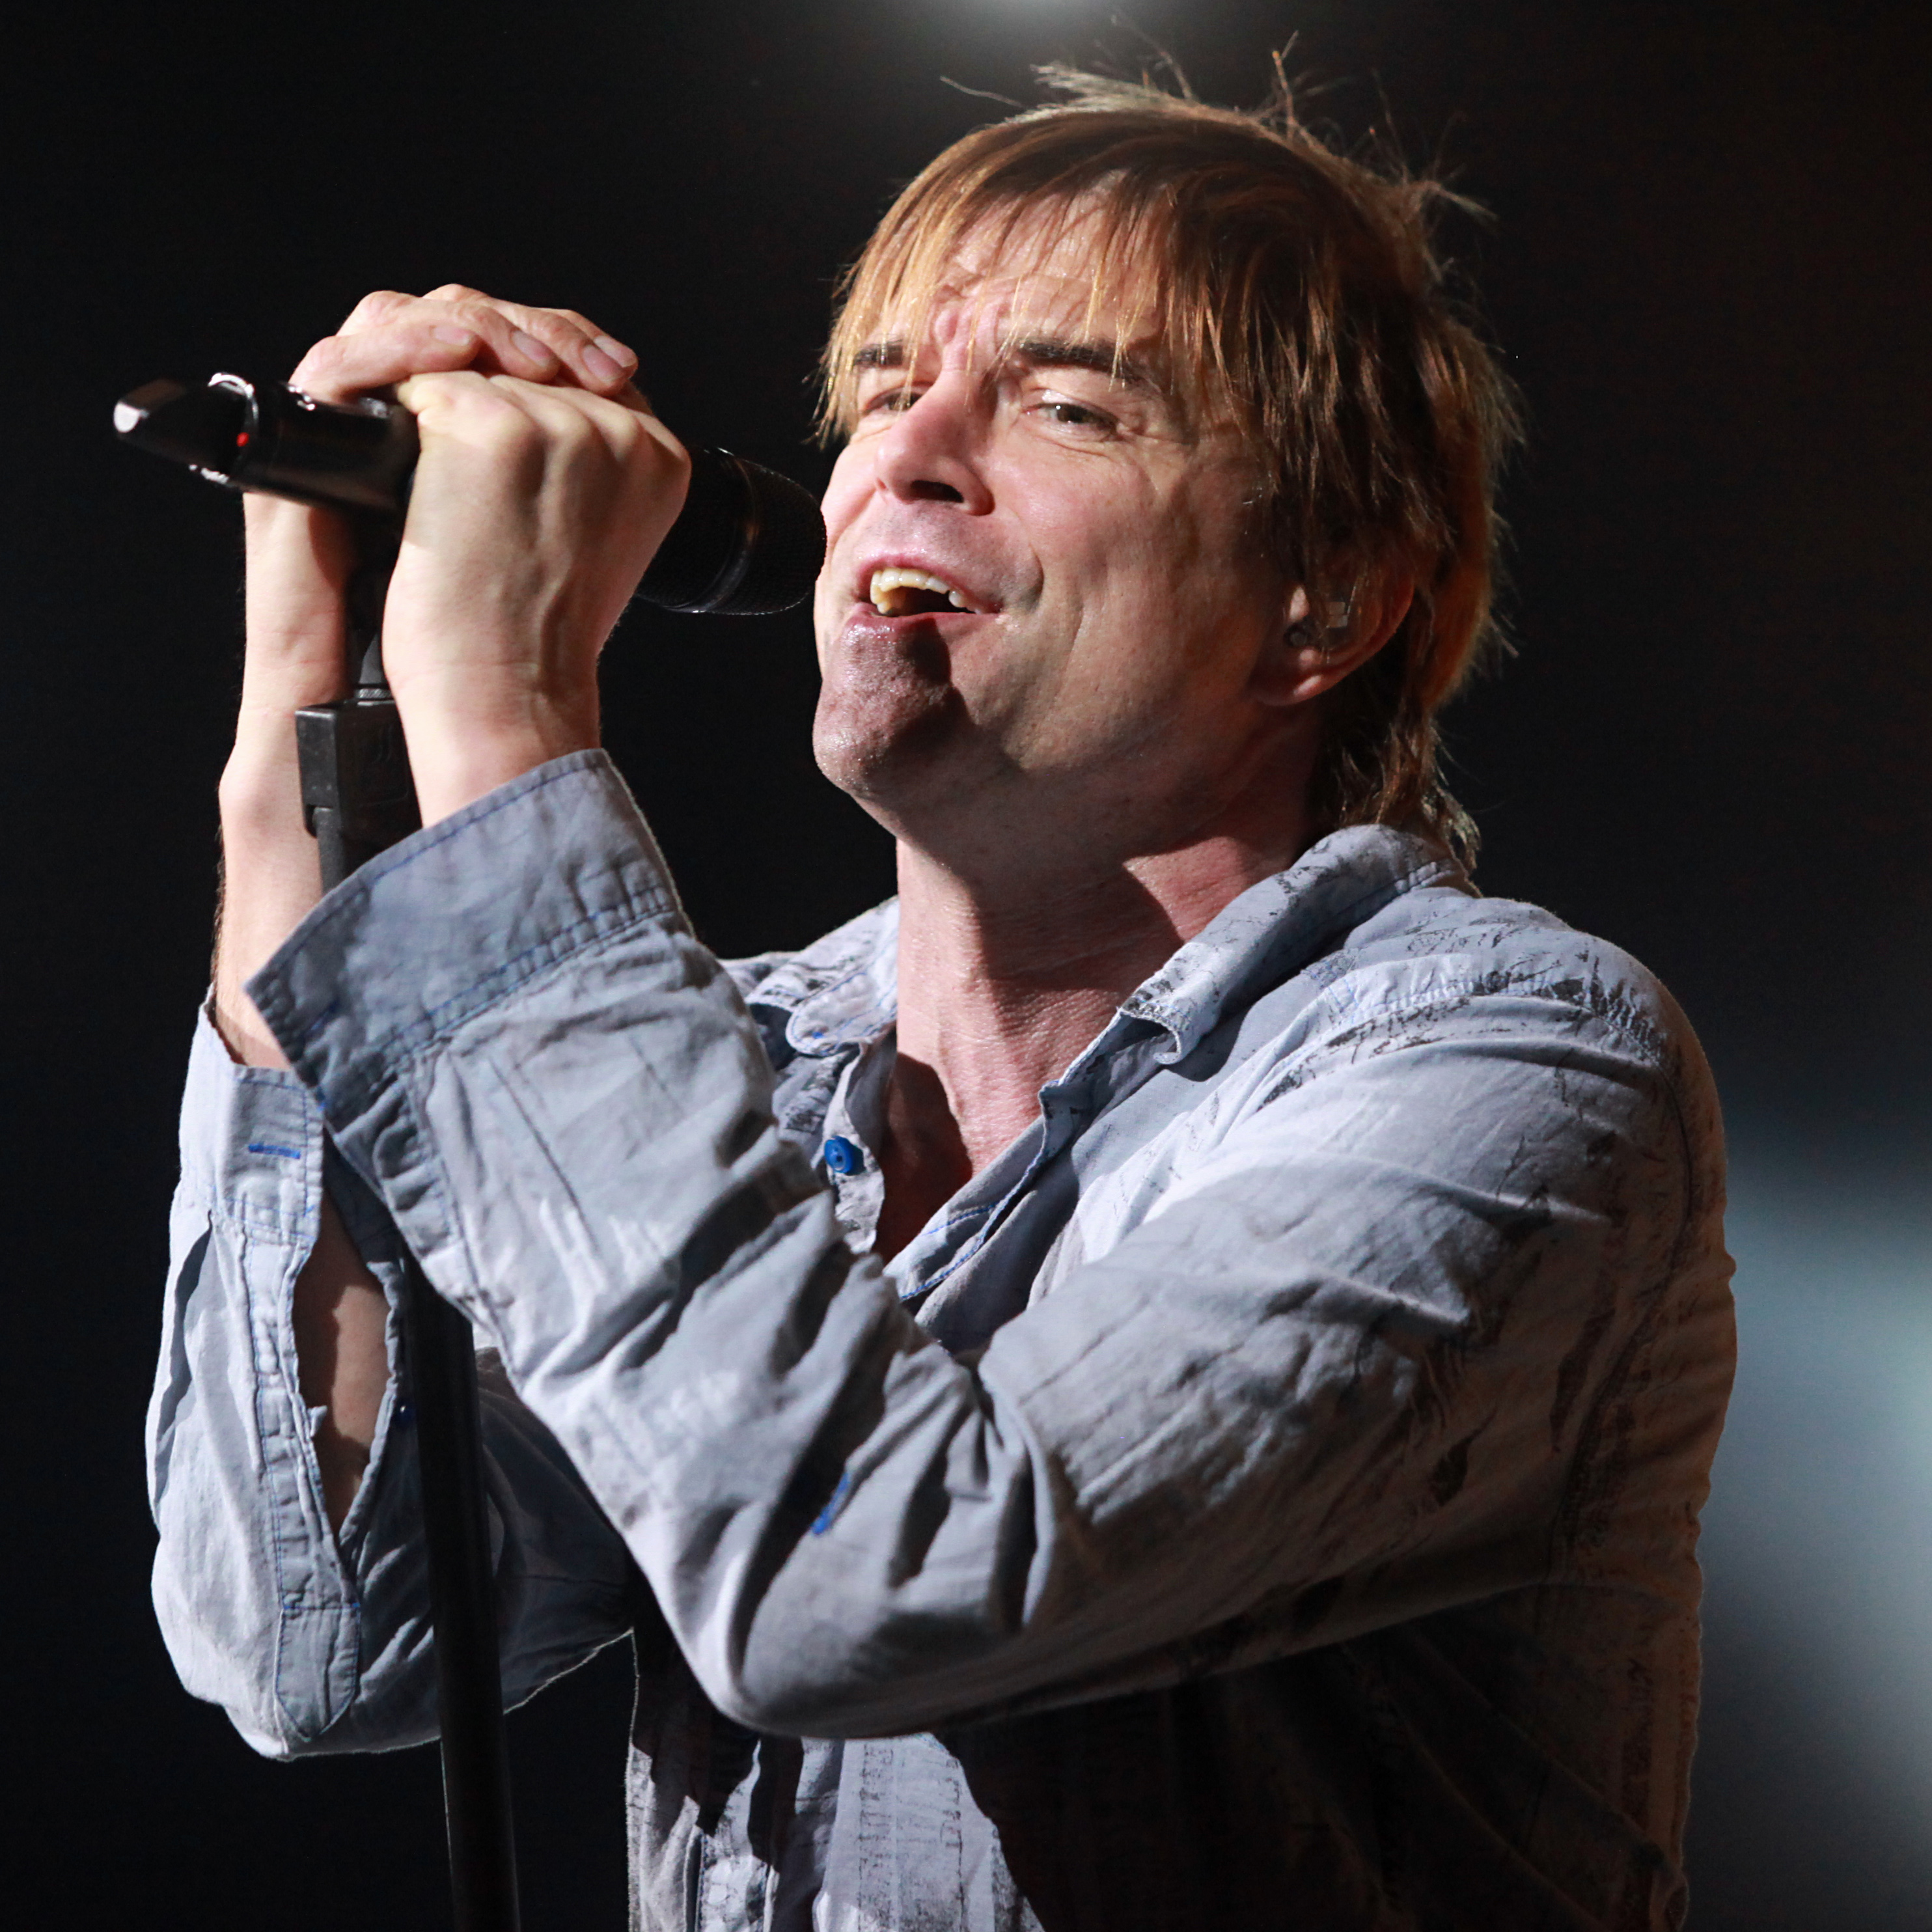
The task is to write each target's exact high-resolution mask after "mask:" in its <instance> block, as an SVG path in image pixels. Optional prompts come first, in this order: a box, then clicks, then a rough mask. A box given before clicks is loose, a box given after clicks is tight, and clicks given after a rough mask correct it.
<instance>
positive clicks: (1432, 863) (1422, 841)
mask: <svg viewBox="0 0 1932 1932" xmlns="http://www.w3.org/2000/svg"><path fill="white" fill-rule="evenodd" d="M1438 884H1445V885H1450V886H1456V887H1458V888H1460V889H1462V890H1464V891H1473V890H1474V889H1475V888H1474V887H1472V886H1470V884H1469V881H1468V879H1467V877H1466V876H1465V874H1463V871H1462V868H1460V866H1459V865H1457V863H1456V862H1455V861H1454V859H1451V858H1450V857H1449V856H1448V854H1447V853H1445V852H1444V850H1442V847H1441V846H1439V845H1437V844H1433V843H1432V842H1431V841H1430V840H1428V839H1426V838H1421V837H1418V835H1415V834H1414V833H1412V832H1397V831H1395V830H1394V829H1391V827H1389V826H1385V825H1350V826H1343V829H1341V830H1340V831H1339V832H1331V833H1330V834H1329V835H1328V837H1327V838H1323V839H1321V840H1319V841H1317V843H1316V844H1313V845H1311V846H1310V847H1309V848H1308V850H1307V851H1306V852H1304V853H1303V854H1302V855H1301V857H1300V858H1299V859H1297V860H1296V861H1295V863H1294V864H1293V865H1291V866H1289V868H1288V869H1287V870H1286V871H1283V872H1277V873H1274V874H1272V875H1271V877H1268V878H1265V879H1263V880H1260V881H1259V883H1257V884H1255V885H1253V886H1250V887H1249V888H1248V889H1247V891H1246V892H1243V893H1242V894H1241V895H1240V896H1239V897H1238V898H1236V899H1235V900H1233V901H1232V902H1231V903H1229V904H1228V905H1226V906H1225V907H1223V908H1222V910H1220V912H1219V913H1217V914H1216V916H1214V918H1213V919H1211V920H1210V921H1209V922H1208V924H1207V925H1206V926H1205V927H1203V928H1202V930H1201V931H1200V932H1199V933H1197V934H1196V935H1195V936H1194V938H1192V939H1190V941H1188V942H1187V944H1185V945H1184V946H1183V947H1181V949H1180V950H1179V951H1178V952H1177V953H1175V955H1174V956H1173V957H1172V959H1169V961H1168V962H1167V963H1166V965H1163V967H1162V968H1160V971H1157V973H1155V974H1153V976H1152V977H1151V978H1149V979H1148V980H1145V981H1143V982H1142V984H1141V985H1140V986H1139V987H1137V988H1136V989H1135V990H1134V992H1132V993H1130V995H1128V996H1127V998H1126V999H1124V1001H1121V1007H1120V1011H1121V1013H1123V1014H1124V1015H1125V1016H1127V1018H1129V1019H1141V1020H1145V1021H1147V1022H1150V1023H1151V1025H1154V1026H1157V1027H1158V1028H1160V1029H1161V1030H1162V1031H1164V1032H1166V1034H1168V1035H1169V1045H1168V1046H1167V1047H1166V1048H1165V1049H1163V1051H1162V1052H1161V1053H1160V1058H1161V1059H1162V1060H1163V1061H1174V1060H1180V1059H1182V1058H1185V1057H1186V1055H1188V1054H1190V1053H1191V1052H1193V1050H1194V1048H1195V1046H1196V1045H1197V1044H1198V1043H1199V1041H1200V1040H1202V1037H1204V1036H1205V1034H1208V1032H1209V1031H1211V1029H1212V1028H1214V1025H1216V1024H1217V1022H1218V1021H1219V1020H1220V1017H1221V1015H1222V1013H1223V1012H1224V1011H1225V1010H1226V1009H1227V1008H1228V1007H1229V1006H1230V1005H1236V1004H1240V1003H1241V1001H1243V1000H1244V999H1247V998H1253V997H1255V996H1256V995H1258V994H1259V993H1260V992H1262V991H1263V990H1264V989H1265V988H1267V987H1268V986H1277V985H1279V984H1280V983H1281V982H1282V981H1283V980H1286V979H1289V978H1290V977H1292V975H1294V974H1296V973H1298V972H1300V971H1301V970H1302V969H1303V968H1304V967H1305V966H1307V965H1308V964H1310V962H1312V961H1313V960H1314V959H1317V958H1319V956H1321V954H1322V953H1324V952H1325V951H1326V950H1328V948H1329V947H1330V946H1331V945H1332V944H1333V943H1334V941H1335V940H1336V938H1337V937H1339V936H1340V935H1341V934H1343V933H1344V932H1347V931H1349V930H1350V929H1352V928H1353V927H1355V926H1358V925H1360V924H1361V922H1362V921H1363V920H1364V919H1366V918H1368V917H1369V916H1371V915H1372V914H1373V913H1376V912H1377V911H1379V910H1381V908H1382V907H1383V906H1385V905H1386V904H1388V902H1389V901H1391V900H1392V899H1394V898H1398V897H1399V896H1400V895H1402V894H1403V893H1404V892H1412V891H1414V890H1415V889H1416V888H1417V887H1418V886H1429V885H1438ZM898 929H899V916H898V900H896V899H888V900H886V901H885V903H884V904H882V905H877V906H874V907H872V909H871V910H870V911H869V912H862V913H860V914H859V916H858V917H857V918H856V919H848V920H847V922H846V923H845V924H844V925H843V926H840V927H838V929H836V930H835V931H834V932H829V933H827V934H826V935H825V937H824V938H823V939H820V940H818V941H816V942H814V944H812V945H811V946H808V947H806V948H805V950H804V951H803V952H802V953H795V954H793V955H792V956H790V958H788V959H784V960H783V961H782V962H780V963H779V964H778V965H777V966H775V968H773V969H772V971H770V972H769V973H768V974H766V975H765V976H764V977H763V979H761V980H760V981H759V982H758V983H757V985H756V986H754V987H753V988H752V989H751V991H750V992H748V994H747V995H746V996H745V998H746V1002H747V1004H749V1005H751V1006H754V1007H769V1008H771V1009H773V1010H775V1011H777V1012H778V1013H783V1014H784V1015H785V1016H786V1019H785V1023H784V1024H785V1039H786V1041H787V1044H788V1045H789V1046H790V1048H791V1049H792V1050H793V1052H795V1053H801V1054H808V1055H814V1056H823V1055H828V1054H832V1053H836V1052H839V1051H840V1050H841V1049H844V1048H849V1047H852V1046H862V1045H863V1044H864V1043H865V1042H866V1041H867V1040H872V1039H875V1038H877V1036H878V1035H879V1034H880V1033H881V1032H883V1031H884V1030H885V1028H886V1027H888V1026H889V1025H891V1024H892V1020H893V1019H894V1017H895V1015H896V1013H897V1012H898Z"/></svg>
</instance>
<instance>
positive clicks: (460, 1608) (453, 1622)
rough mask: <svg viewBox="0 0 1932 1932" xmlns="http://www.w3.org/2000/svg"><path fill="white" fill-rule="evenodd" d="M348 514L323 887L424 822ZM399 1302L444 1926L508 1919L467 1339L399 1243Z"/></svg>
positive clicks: (472, 1358)
mask: <svg viewBox="0 0 1932 1932" xmlns="http://www.w3.org/2000/svg"><path fill="white" fill-rule="evenodd" d="M352 522H353V524H354V526H355V529H356V540H357V544H358V549H359V562H358V563H357V566H356V570H355V571H354V573H353V575H352V577H351V578H350V584H349V595H348V610H347V637H348V662H349V667H350V672H351V674H352V676H353V678H354V680H355V682H354V686H353V690H352V691H351V692H350V695H349V696H348V697H344V698H342V699H341V700H338V702H337V703H333V704H318V705H313V706H310V707H308V709H305V710H302V711H299V712H296V747H297V750H298V752H299V756H300V760H301V767H302V813H303V817H304V818H305V820H307V822H308V827H309V829H310V830H311V832H314V835H315V839H316V844H317V851H318V855H319V856H320V859H321V862H322V885H323V890H324V891H325V892H329V891H332V890H333V889H334V888H335V887H336V886H339V885H340V884H341V883H342V882H343V880H344V879H346V878H347V877H349V875H350V873H352V872H353V871H355V870H356V868H357V867H358V866H359V865H362V864H363V863H365V862H366V861H367V860H368V859H373V858H374V856H376V855H377V853H379V852H382V851H384V850H387V849H388V847H390V846H392V845H393V844H396V843H397V842H398V841H399V840H401V839H403V838H407V836H408V835H410V833H411V832H413V831H415V830H416V829H418V827H419V826H420V825H421V824H422V814H421V813H420V811H419V810H418V808H417V805H416V787H415V785H414V783H413V781H412V779H411V778H410V760H409V751H408V748H407V745H405V744H404V739H403V727H402V720H401V715H400V714H399V713H398V711H397V709H396V700H395V698H394V697H392V696H391V695H390V692H389V683H388V681H387V679H386V678H385V676H384V675H383V636H382V622H383V598H384V597H385V595H386V593H387V591H388V589H389V574H390V572H391V571H392V569H393V568H395V560H396V550H397V544H398V531H397V529H396V526H395V524H394V523H393V522H392V521H390V520H386V519H383V518H380V517H371V516H367V515H357V516H353V517H352ZM401 1302H402V1316H403V1346H404V1352H405V1359H406V1361H407V1367H408V1371H409V1376H410V1391H411V1396H412V1407H413V1412H414V1418H415V1425H416V1454H417V1459H418V1462H419V1466H420V1469H421V1472H422V1512H423V1536H424V1541H425V1544H426V1546H427V1549H428V1561H429V1587H430V1614H431V1622H432V1628H433V1629H434V1633H435V1646H436V1681H437V1715H438V1718H439V1724H440V1730H441V1733H442V1739H443V1806H444V1811H445V1814H446V1821H447V1825H448V1829H449V1884H450V1894H451V1897H452V1902H453V1903H454V1906H455V1924H456V1932H517V1928H518V1925H519V1923H520V1914H519V1911H518V1906H517V1848H516V1834H515V1826H514V1820H513V1819H512V1817H511V1808H510V1762H509V1749H508V1739H507V1738H506V1736H505V1731H504V1725H503V1686H502V1668H501V1664H500V1660H499V1655H498V1651H497V1643H496V1604H495V1595H494V1592H493V1587H492V1580H491V1577H490V1524H489V1517H488V1513H487V1508H486V1505H485V1502H484V1488H483V1448H482V1438H481V1421H480V1413H479V1409H478V1400H477V1389H476V1348H475V1337H474V1336H473V1334H472V1331H471V1329H470V1326H469V1322H467V1321H466V1319H464V1318H463V1315H462V1314H461V1313H460V1312H459V1311H458V1310H456V1309H455V1308H453V1307H451V1306H450V1304H449V1303H448V1302H446V1301H444V1300H443V1297H442V1296H441V1295H438V1294H437V1292H436V1290H435V1289H434V1288H432V1287H431V1286H430V1283H429V1280H428V1277H427V1276H425V1274H424V1273H423V1271H422V1268H421V1267H420V1266H419V1265H418V1264H417V1262H416V1258H415V1256H413V1255H411V1254H410V1253H407V1251H405V1253H404V1258H403V1268H402V1294H401Z"/></svg>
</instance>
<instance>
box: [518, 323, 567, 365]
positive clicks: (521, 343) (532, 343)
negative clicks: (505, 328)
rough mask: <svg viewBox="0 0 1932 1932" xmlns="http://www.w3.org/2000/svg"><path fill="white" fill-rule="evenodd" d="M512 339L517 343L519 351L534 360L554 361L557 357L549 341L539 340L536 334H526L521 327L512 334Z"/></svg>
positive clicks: (519, 353) (521, 354)
mask: <svg viewBox="0 0 1932 1932" xmlns="http://www.w3.org/2000/svg"><path fill="white" fill-rule="evenodd" d="M510 340H511V342H513V343H514V344H515V345H516V350H517V354H518V355H519V356H526V357H528V358H529V360H530V361H531V362H554V361H555V360H556V357H555V356H553V354H552V353H550V347H549V345H548V344H547V343H542V342H539V341H538V340H537V339H536V338H535V336H534V335H525V334H524V333H523V331H522V330H521V329H517V330H516V331H514V332H513V333H512V334H511V337H510Z"/></svg>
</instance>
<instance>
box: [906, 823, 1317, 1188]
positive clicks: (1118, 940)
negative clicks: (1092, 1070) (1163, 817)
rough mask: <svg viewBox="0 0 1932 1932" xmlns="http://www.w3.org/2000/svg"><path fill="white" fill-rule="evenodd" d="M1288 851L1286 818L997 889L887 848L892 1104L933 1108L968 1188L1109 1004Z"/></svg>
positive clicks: (1296, 838)
mask: <svg viewBox="0 0 1932 1932" xmlns="http://www.w3.org/2000/svg"><path fill="white" fill-rule="evenodd" d="M1301 843H1302V841H1301V837H1300V824H1299V820H1298V819H1297V822H1296V823H1295V826H1293V827H1292V829H1291V828H1288V827H1281V828H1277V836H1274V837H1271V838H1266V839H1255V838H1244V837H1242V836H1240V835H1237V834H1234V833H1231V832H1223V833H1221V834H1219V835H1214V836H1210V837H1207V838H1199V839H1197V840H1195V841H1192V842H1190V843H1189V844H1187V845H1185V846H1184V847H1181V848H1179V849H1177V850H1172V851H1168V852H1162V853H1152V854H1148V855H1143V856H1138V857H1134V858H1130V859H1113V860H1112V862H1109V863H1107V864H1106V865H1088V866H1084V867H1067V868H1060V869H1058V870H1057V871H1056V872H1055V876H1052V877H1036V876H1032V875H1031V874H1020V873H1019V868H1014V871H1013V873H1012V874H1009V875H1008V876H1007V877H1006V878H1004V879H1003V880H1001V882H1000V883H999V885H998V886H997V887H996V888H993V887H989V881H988V880H987V879H986V877H985V876H984V875H983V874H982V875H980V876H979V877H975V878H974V879H972V880H970V881H969V880H967V879H965V878H963V877H962V876H961V875H960V874H959V873H958V872H957V871H954V870H953V869H951V868H949V867H948V866H947V865H945V864H944V862H941V861H940V860H938V859H935V858H934V857H933V856H931V855H930V854H929V853H926V852H923V851H921V850H918V849H916V848H914V847H911V846H909V845H907V844H901V846H900V848H899V865H898V874H899V959H898V1061H899V1065H900V1067H901V1069H902V1070H904V1074H903V1077H902V1079H901V1080H900V1081H898V1082H895V1084H898V1085H904V1086H905V1087H906V1088H907V1090H908V1091H907V1094H906V1095H905V1096H904V1098H905V1099H907V1100H910V1099H911V1098H912V1097H913V1096H912V1091H911V1090H913V1089H918V1090H921V1092H922V1099H923V1101H924V1103H926V1104H925V1105H924V1106H921V1107H920V1108H919V1112H921V1113H924V1112H927V1111H928V1110H929V1108H930V1106H931V1105H932V1103H938V1102H943V1104H944V1111H945V1112H946V1114H947V1115H948V1116H950V1122H951V1124H952V1125H953V1128H954V1130H956V1135H957V1139H958V1142H959V1152H960V1154H962V1155H963V1157H964V1160H965V1164H966V1166H967V1169H968V1172H972V1173H977V1172H978V1171H979V1170H980V1169H981V1168H983V1167H984V1166H986V1165H987V1163H989V1161H991V1160H992V1159H993V1158H994V1157H995V1156H997V1155H998V1154H999V1153H1000V1152H1001V1150H1002V1149H1003V1148H1005V1147H1006V1146H1007V1144H1008V1143H1009V1142H1011V1141H1012V1140H1013V1138H1014V1137H1015V1136H1016V1135H1017V1134H1019V1133H1020V1132H1021V1131H1022V1130H1023V1129H1024V1128H1025V1127H1026V1126H1027V1125H1028V1123H1029V1122H1030V1121H1031V1120H1032V1119H1033V1118H1034V1115H1035V1114H1036V1113H1037V1111H1038V1106H1039V1098H1038V1097H1039V1093H1040V1088H1042V1087H1043V1085H1046V1083H1047V1082H1049V1081H1050V1080H1052V1079H1054V1078H1055V1076H1058V1074H1060V1073H1061V1072H1063V1071H1064V1070H1065V1069H1066V1067H1067V1066H1068V1065H1069V1064H1070V1063H1071V1062H1072V1061H1073V1060H1074V1059H1075V1058H1077V1057H1078V1055H1079V1053H1080V1052H1081V1050H1082V1049H1083V1048H1084V1047H1085V1046H1087V1045H1088V1043H1089V1042H1090V1041H1091V1040H1093V1039H1094V1037H1095V1036H1096V1035H1097V1034H1098V1033H1099V1032H1100V1031H1101V1029H1102V1028H1103V1027H1105V1026H1106V1023H1107V1022H1108V1020H1109V1018H1110V1017H1111V1016H1112V1013H1113V1012H1114V1010H1115V1007H1118V1005H1119V1004H1120V1003H1121V1001H1122V1000H1123V999H1124V998H1126V997H1127V995H1128V994H1130V992H1133V989H1135V988H1136V986H1139V984H1140V983H1142V980H1145V979H1146V978H1147V977H1148V976H1149V974H1151V973H1153V972H1154V971H1155V970H1156V969H1157V968H1159V967H1160V965H1162V964H1163V962H1166V960H1167V959H1169V957H1171V956H1172V954H1173V953H1174V952H1175V949H1176V948H1177V947H1180V946H1181V945H1183V944H1185V943H1186V942H1187V941H1189V940H1190V939H1192V938H1193V937H1194V936H1195V935H1196V933H1198V932H1200V931H1201V929H1202V928H1203V927H1204V926H1206V925H1207V924H1208V922H1209V921H1210V920H1211V919H1213V918H1214V916H1216V915H1217V913H1220V911H1221V910H1222V909H1223V907H1225V906H1226V905H1227V904H1229V902H1230V901H1232V900H1233V899H1235V898H1237V897H1238V896H1239V895H1240V894H1241V893H1242V892H1245V891H1246V890H1247V888H1248V887H1249V886H1251V885H1253V884H1254V883H1256V881H1257V880H1260V879H1263V878H1265V877H1268V875H1269V874H1271V873H1273V872H1275V871H1280V869H1281V868H1282V867H1283V866H1284V865H1288V864H1289V863H1290V862H1292V860H1293V859H1294V857H1295V853H1297V852H1298V850H1300V848H1301ZM898 1112H901V1110H900V1109H895V1115H896V1114H898ZM898 1124H899V1123H898V1121H896V1120H895V1126H896V1125H898Z"/></svg>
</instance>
